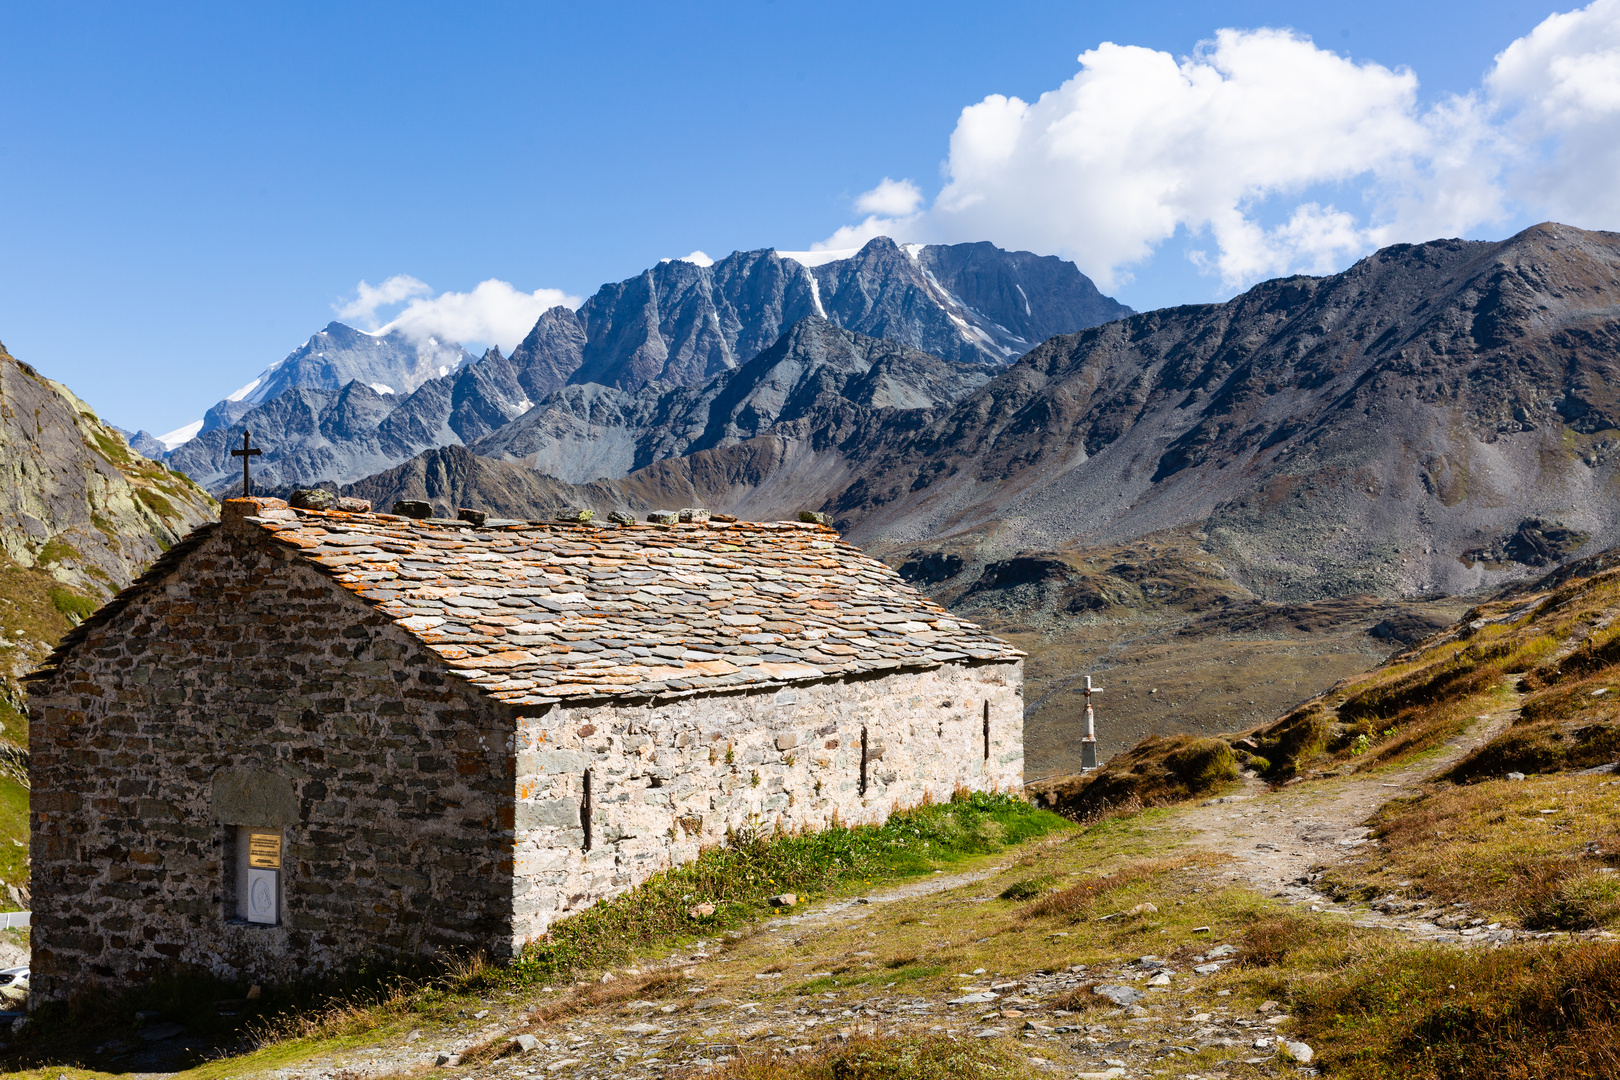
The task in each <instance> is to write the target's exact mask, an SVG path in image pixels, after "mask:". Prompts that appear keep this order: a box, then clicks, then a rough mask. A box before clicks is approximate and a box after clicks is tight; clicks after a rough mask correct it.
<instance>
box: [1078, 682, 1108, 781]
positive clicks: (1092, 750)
mask: <svg viewBox="0 0 1620 1080" xmlns="http://www.w3.org/2000/svg"><path fill="white" fill-rule="evenodd" d="M1102 692H1103V691H1102V687H1100V686H1092V685H1091V676H1090V675H1087V676H1086V691H1085V693H1086V737H1085V738H1083V739H1081V740H1080V768H1081V769H1083V770H1084V769H1095V768H1096V767H1097V717H1096V714H1094V713H1093V712H1092V711H1091V695H1092V694H1100V693H1102Z"/></svg>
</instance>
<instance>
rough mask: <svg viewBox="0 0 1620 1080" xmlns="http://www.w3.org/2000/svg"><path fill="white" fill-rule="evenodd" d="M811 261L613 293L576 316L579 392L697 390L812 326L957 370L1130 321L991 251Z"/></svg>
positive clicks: (742, 259) (1056, 273)
mask: <svg viewBox="0 0 1620 1080" xmlns="http://www.w3.org/2000/svg"><path fill="white" fill-rule="evenodd" d="M800 258H802V259H804V260H806V261H809V262H813V263H816V265H806V264H805V262H803V261H800V259H796V258H793V257H791V256H784V255H783V254H781V253H780V252H777V251H775V250H771V249H766V250H761V251H738V252H733V253H732V254H731V255H728V256H727V257H726V258H724V259H721V260H719V261H718V262H715V263H713V264H712V265H709V266H700V265H698V264H696V263H692V262H686V261H684V260H679V259H676V260H670V261H668V262H663V263H660V264H658V265H657V266H655V267H652V268H650V269H648V270H646V271H644V272H643V273H641V274H640V275H638V276H637V277H634V278H629V279H627V280H625V281H621V282H619V283H617V284H614V285H604V286H603V287H602V288H601V289H600V290H599V291H598V292H597V293H596V295H595V296H592V297H591V298H590V299H589V300H587V301H585V303H584V304H583V305H581V306H580V309H579V311H578V313H577V318H578V321H579V324H580V326H581V327H582V328H583V331H584V337H585V345H584V349H583V350H582V355H581V357H580V363H579V365H578V367H577V369H576V370H574V371H573V372H572V373H571V375H570V376H569V381H570V382H571V383H575V384H582V383H600V384H602V385H604V386H612V387H615V388H617V389H620V390H631V391H633V390H637V389H640V388H641V387H642V386H644V385H645V384H647V383H649V382H653V381H658V382H665V383H673V384H675V385H679V386H692V385H697V384H700V383H702V382H705V381H707V380H708V379H710V378H712V377H713V376H715V375H717V374H719V373H721V372H723V371H729V370H733V369H735V368H737V367H740V366H741V365H743V364H745V363H747V362H748V361H749V360H751V359H752V358H753V357H754V356H756V355H757V354H758V353H760V352H761V351H763V350H764V349H765V348H766V347H768V346H769V345H770V344H771V343H772V342H774V341H775V340H776V339H777V338H778V337H779V336H780V335H781V334H782V332H783V331H784V330H786V328H787V327H789V326H791V325H792V324H794V323H796V322H798V321H799V320H800V319H802V318H805V317H807V316H811V315H814V316H819V317H822V318H825V319H827V320H829V321H831V322H833V323H835V324H837V325H839V326H842V327H844V328H845V329H848V330H854V331H857V332H859V333H862V334H866V335H868V336H870V337H880V338H887V339H888V340H890V341H895V342H898V343H900V344H902V345H907V346H909V347H911V348H913V349H917V350H920V351H922V352H929V353H933V354H934V355H936V356H939V357H941V358H943V359H946V360H952V361H957V362H964V363H992V364H1005V363H1007V362H1009V361H1010V360H1012V359H1014V358H1016V357H1017V356H1019V355H1020V354H1022V353H1023V352H1025V351H1027V350H1028V349H1029V348H1031V347H1032V346H1033V345H1035V344H1036V343H1037V342H1039V341H1041V340H1042V339H1043V338H1045V337H1048V336H1050V335H1052V334H1055V333H1067V332H1072V331H1074V330H1079V329H1082V328H1084V327H1088V326H1095V325H1097V324H1099V323H1103V322H1107V321H1109V320H1112V319H1118V318H1122V317H1124V316H1126V315H1129V314H1131V310H1130V309H1129V308H1127V307H1125V306H1124V305H1122V304H1119V303H1116V302H1115V301H1114V300H1112V299H1110V298H1108V297H1106V296H1104V295H1102V293H1100V292H1098V291H1097V287H1096V286H1095V285H1093V284H1092V282H1091V280H1090V279H1089V278H1087V277H1086V276H1085V275H1084V274H1082V273H1080V271H1079V270H1078V269H1076V268H1075V266H1074V264H1073V263H1069V262H1065V261H1064V260H1062V259H1058V258H1054V257H1051V256H1038V255H1032V254H1030V253H1029V252H1027V251H1015V252H1009V251H1003V250H1001V249H1000V248H997V247H995V246H994V245H992V244H987V243H980V244H956V245H949V246H938V245H927V246H924V245H914V244H907V245H905V246H903V247H902V246H901V245H898V244H896V243H895V242H894V241H893V240H890V239H889V238H888V237H878V238H876V239H873V240H871V241H870V242H868V243H867V244H866V246H865V247H863V248H861V249H860V250H859V251H857V252H854V253H853V254H851V255H849V256H848V257H845V258H840V259H831V260H827V261H820V260H819V259H818V258H817V257H816V253H803V254H802V255H801V256H800ZM557 366H558V368H559V369H561V368H562V367H564V366H566V365H565V364H562V363H559V364H558V365H557Z"/></svg>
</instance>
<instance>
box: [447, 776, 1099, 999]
mask: <svg viewBox="0 0 1620 1080" xmlns="http://www.w3.org/2000/svg"><path fill="white" fill-rule="evenodd" d="M1066 827H1068V823H1067V822H1066V821H1064V820H1063V819H1062V818H1060V817H1058V816H1057V815H1055V814H1051V813H1048V812H1046V811H1044V810H1039V809H1036V808H1035V807H1033V806H1031V805H1030V804H1029V803H1026V802H1023V801H1021V800H1019V799H1015V798H1012V797H1010V796H1006V795H992V794H985V793H974V794H971V795H964V796H962V797H960V798H956V799H953V800H952V801H951V802H949V803H942V804H934V805H927V806H921V807H918V808H916V809H914V810H903V811H900V812H899V813H896V814H894V815H893V816H891V817H890V818H889V820H888V821H887V822H885V823H884V824H882V825H865V826H858V827H855V828H844V827H833V828H829V829H823V830H821V831H819V832H806V833H799V834H792V835H789V834H764V833H761V834H756V835H751V836H734V837H732V839H731V842H730V843H728V844H726V845H725V846H723V847H716V848H710V849H709V850H707V851H705V852H703V854H702V855H700V856H699V857H698V858H697V859H696V860H694V861H693V862H690V863H687V864H686V865H684V866H679V867H676V868H674V869H672V870H668V871H665V872H664V873H661V874H658V875H656V876H654V877H653V878H652V879H651V880H649V881H647V882H646V883H644V884H642V885H640V886H639V887H637V888H635V889H633V890H631V891H630V892H628V893H626V894H624V895H623V896H619V897H615V898H613V899H611V900H607V901H603V902H602V903H598V904H595V905H592V906H591V907H589V908H586V909H585V910H584V911H582V912H580V913H579V914H577V915H573V916H570V917H569V918H567V919H564V920H562V921H561V922H559V923H557V924H556V925H555V926H553V927H552V928H551V931H550V933H548V934H547V935H546V939H545V940H543V941H541V942H538V943H534V944H531V945H530V946H529V947H528V948H527V949H526V950H525V951H524V953H523V955H522V956H520V957H519V958H518V959H517V960H515V961H514V962H513V963H512V964H511V965H510V966H508V967H505V968H492V969H488V970H487V971H486V972H484V973H483V974H481V975H480V976H479V978H480V979H481V980H483V981H484V982H486V983H492V984H498V985H510V984H519V985H521V984H528V983H533V982H536V981H545V980H550V979H555V978H557V977H558V976H560V975H564V974H567V973H569V972H572V971H577V970H582V969H593V968H600V967H604V966H607V965H610V964H616V963H622V962H624V961H625V960H627V959H629V958H630V957H631V956H632V955H634V953H635V952H636V951H637V950H638V949H642V948H645V947H646V946H648V945H651V944H652V943H654V942H656V941H659V940H662V939H666V938H673V937H680V936H683V935H689V934H693V933H712V932H714V931H717V930H722V929H725V928H727V927H730V926H735V925H738V924H740V923H741V922H743V921H744V920H746V919H748V918H751V917H754V916H757V915H764V914H768V913H769V911H770V907H769V905H768V904H767V903H766V897H767V896H769V895H771V894H773V893H779V892H793V893H797V894H799V895H800V896H801V897H814V896H816V895H820V894H825V893H829V892H833V891H836V890H840V889H845V888H851V887H855V888H864V887H866V886H868V885H871V884H873V883H875V882H879V881H885V880H893V879H896V878H905V877H910V876H914V875H917V874H923V873H928V872H930V871H932V870H934V869H936V868H937V867H940V866H945V865H950V864H953V863H956V862H960V861H961V860H963V859H967V858H971V857H973V856H977V855H986V854H990V853H993V852H996V851H1000V850H1002V849H1003V848H1005V847H1007V846H1009V845H1011V844H1017V843H1020V842H1022V841H1024V840H1028V839H1032V838H1034V837H1037V836H1042V835H1045V834H1046V833H1049V832H1052V831H1054V830H1057V829H1062V828H1066ZM699 904H713V905H714V906H715V912H714V914H713V915H709V916H705V917H694V916H692V915H691V914H690V912H691V910H692V909H693V908H694V907H696V906H697V905H699Z"/></svg>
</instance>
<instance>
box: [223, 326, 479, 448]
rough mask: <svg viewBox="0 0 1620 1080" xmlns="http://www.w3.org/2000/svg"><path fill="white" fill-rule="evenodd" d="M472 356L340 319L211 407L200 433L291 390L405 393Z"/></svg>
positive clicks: (437, 343) (438, 343)
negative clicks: (357, 388) (357, 386)
mask: <svg viewBox="0 0 1620 1080" xmlns="http://www.w3.org/2000/svg"><path fill="white" fill-rule="evenodd" d="M472 361H473V357H472V354H471V353H469V352H467V350H465V349H463V348H462V347H461V346H460V345H457V344H456V343H455V342H441V341H436V340H434V339H433V338H427V339H425V340H417V339H415V338H412V337H409V336H407V335H406V334H403V333H401V332H400V331H398V330H394V331H390V332H389V333H386V334H368V333H366V332H365V331H363V330H356V329H355V328H354V327H352V326H345V325H344V324H343V323H340V322H332V323H327V325H326V329H324V330H322V331H320V332H319V333H317V334H315V335H314V336H313V337H311V338H310V339H309V340H308V341H306V342H304V344H302V345H300V346H299V347H298V348H296V349H294V350H293V351H292V352H290V353H288V354H287V355H286V356H285V357H283V358H282V359H280V360H277V361H276V362H275V363H274V364H271V365H270V366H269V367H267V368H265V369H264V371H262V372H260V373H259V377H258V378H256V379H254V380H253V381H252V382H250V383H248V384H247V385H246V386H244V387H242V388H241V389H240V390H238V391H237V392H236V393H234V394H231V395H230V396H229V397H227V398H225V399H224V400H223V401H220V402H219V403H218V404H216V405H215V406H214V407H213V408H211V409H209V410H208V412H207V414H206V415H205V416H204V417H203V424H202V429H201V432H199V434H201V433H203V432H209V431H214V430H217V429H219V428H223V427H228V426H230V425H231V424H233V423H235V422H236V421H237V420H239V419H241V418H242V417H243V416H245V415H247V414H248V413H249V412H251V411H252V410H253V409H255V408H256V407H258V406H260V405H263V404H265V403H267V402H270V401H274V400H275V399H276V398H278V397H280V396H281V395H282V394H284V393H286V392H287V391H289V390H298V389H313V390H341V389H342V388H343V387H345V386H347V385H348V384H349V383H351V382H360V383H362V384H364V385H366V386H368V387H370V388H371V389H372V390H373V391H375V392H376V393H379V394H390V395H399V396H400V397H403V396H405V395H407V394H409V393H411V392H412V391H413V390H415V389H416V388H417V387H419V386H421V385H422V384H423V383H425V382H427V381H428V380H429V379H434V378H440V377H443V376H445V375H448V374H449V373H450V372H452V371H455V370H456V369H458V368H460V367H461V366H462V365H464V364H470V363H472Z"/></svg>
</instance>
